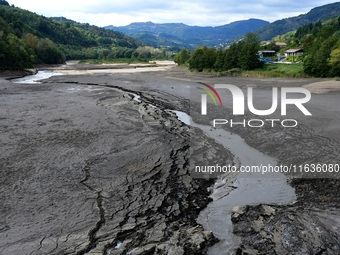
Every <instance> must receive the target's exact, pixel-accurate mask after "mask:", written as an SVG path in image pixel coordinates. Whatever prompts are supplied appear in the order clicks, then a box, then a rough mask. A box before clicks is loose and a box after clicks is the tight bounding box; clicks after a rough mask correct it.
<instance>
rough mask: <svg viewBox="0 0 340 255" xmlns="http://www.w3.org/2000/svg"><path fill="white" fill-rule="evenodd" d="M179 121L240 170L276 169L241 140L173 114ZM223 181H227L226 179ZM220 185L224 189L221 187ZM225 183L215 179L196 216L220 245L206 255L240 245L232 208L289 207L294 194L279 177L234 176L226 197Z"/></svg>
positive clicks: (272, 159)
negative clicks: (222, 151) (220, 147)
mask: <svg viewBox="0 0 340 255" xmlns="http://www.w3.org/2000/svg"><path fill="white" fill-rule="evenodd" d="M173 112H174V113H176V115H177V117H178V119H179V120H181V121H182V122H184V123H186V124H188V125H191V126H193V127H197V128H200V129H201V130H203V131H204V132H205V133H206V134H208V135H209V136H210V137H211V138H213V139H215V140H216V141H217V142H218V143H220V144H222V145H223V146H224V147H225V148H226V149H228V150H229V151H231V152H232V153H233V154H234V155H235V157H236V159H237V161H238V162H239V163H240V165H242V166H260V165H261V164H267V165H268V164H270V165H272V166H275V165H276V162H275V159H274V158H272V157H269V156H267V155H265V154H263V153H261V152H259V151H257V150H256V149H254V148H252V147H250V146H249V145H248V144H246V143H245V142H244V140H243V139H242V138H241V137H240V136H238V135H236V134H231V133H230V132H228V131H226V130H224V129H214V128H212V127H211V126H206V125H199V124H196V123H195V122H193V121H192V120H191V118H190V116H189V115H187V114H186V113H184V112H178V111H173ZM224 178H228V177H227V176H226V177H224ZM223 184H224V185H223ZM227 185H228V183H227V181H226V179H219V180H217V181H216V183H215V187H214V190H213V193H212V195H211V197H212V198H213V202H211V203H210V204H209V205H208V206H207V208H205V209H204V210H203V211H202V212H201V213H200V215H199V217H198V219H197V222H198V223H200V224H201V225H203V227H204V229H206V230H210V231H212V232H213V233H214V236H215V237H217V238H218V239H220V242H219V243H217V244H216V245H214V246H213V247H211V248H210V249H209V251H208V254H209V255H220V254H234V253H233V251H234V250H235V249H237V247H238V246H239V244H240V238H239V237H237V236H235V235H234V234H233V232H232V231H233V226H232V222H231V213H232V208H233V207H235V206H245V205H258V204H281V205H286V204H291V203H293V202H294V201H295V199H296V196H295V190H294V189H293V188H292V187H291V186H290V185H288V183H287V178H286V177H285V175H283V174H280V173H273V174H270V173H266V174H264V175H262V174H260V173H240V174H238V176H237V179H236V181H235V182H234V184H233V187H236V189H234V190H232V191H231V192H230V193H229V194H228V195H226V194H227V193H228V192H229V190H230V187H227Z"/></svg>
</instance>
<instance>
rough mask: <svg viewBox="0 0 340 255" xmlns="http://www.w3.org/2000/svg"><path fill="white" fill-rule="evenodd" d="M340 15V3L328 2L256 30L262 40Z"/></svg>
mask: <svg viewBox="0 0 340 255" xmlns="http://www.w3.org/2000/svg"><path fill="white" fill-rule="evenodd" d="M339 15H340V3H339V2H336V3H332V4H326V5H323V6H320V7H316V8H313V9H312V10H311V11H310V12H308V13H307V14H303V15H299V16H296V17H292V18H287V19H281V20H277V21H275V22H273V23H270V24H269V25H267V26H265V27H262V28H260V29H258V30H257V31H256V33H257V34H259V36H260V39H261V40H271V39H272V38H273V37H275V36H278V35H283V34H285V33H287V32H289V31H292V30H296V29H298V28H299V27H301V26H304V25H307V24H308V23H315V22H317V21H320V20H321V22H322V21H325V20H328V19H330V18H334V17H338V16H339Z"/></svg>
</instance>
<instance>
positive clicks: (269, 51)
mask: <svg viewBox="0 0 340 255" xmlns="http://www.w3.org/2000/svg"><path fill="white" fill-rule="evenodd" d="M259 52H265V53H275V52H276V51H275V50H259Z"/></svg>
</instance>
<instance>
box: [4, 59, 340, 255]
mask: <svg viewBox="0 0 340 255" xmlns="http://www.w3.org/2000/svg"><path fill="white" fill-rule="evenodd" d="M70 68H77V66H72V67H70ZM79 68H80V69H81V68H84V67H79ZM87 68H89V69H91V68H95V66H93V67H92V66H91V67H87ZM105 68H107V67H105ZM0 79H1V78H0ZM197 81H203V82H207V83H209V84H216V83H230V84H234V85H238V86H240V87H241V88H246V87H248V86H252V87H257V88H259V89H261V94H259V95H257V96H258V97H259V98H262V99H263V98H266V96H267V95H268V93H270V92H268V88H269V87H270V86H272V85H273V83H274V82H275V85H276V86H278V87H280V86H303V85H307V84H310V83H313V82H317V81H319V80H317V79H296V80H294V79H291V80H280V79H250V78H228V77H213V76H207V75H201V74H193V73H187V72H186V71H184V70H183V69H181V68H173V69H169V70H166V71H162V72H152V73H147V72H146V73H124V72H122V73H97V74H87V75H64V76H55V77H52V78H50V79H49V80H47V81H46V83H43V84H34V85H26V84H13V83H11V82H9V81H6V80H3V79H1V80H0V123H1V125H0V131H1V136H0V141H1V154H0V171H1V179H0V183H1V184H0V194H1V202H0V203H1V204H0V254H205V253H206V251H207V248H208V246H211V245H212V244H214V243H215V242H217V240H216V239H215V238H214V237H213V235H212V233H211V232H208V231H205V230H204V229H203V228H202V227H201V226H199V225H198V224H197V223H196V221H195V219H196V218H197V216H198V214H199V213H200V211H201V210H203V208H205V207H206V206H207V204H208V203H209V201H210V199H209V192H208V189H207V188H208V187H210V186H211V185H212V184H213V181H214V180H206V179H194V178H192V177H191V175H190V173H189V160H193V161H195V162H197V164H204V162H205V161H207V160H210V161H214V162H220V163H221V164H228V163H230V164H233V156H232V155H231V154H230V152H229V151H227V150H225V149H224V148H223V147H222V146H221V145H219V144H218V143H216V142H215V141H214V140H211V139H209V138H208V137H207V136H206V135H204V134H203V132H202V131H200V130H198V129H195V128H191V127H188V126H186V125H184V124H183V123H181V122H180V121H179V120H178V119H177V118H176V117H175V116H174V114H172V113H169V112H166V111H165V109H176V110H181V111H185V112H187V113H189V110H188V107H189V100H188V99H189V89H188V88H189V87H190V86H196V85H195V84H196V82H197ZM129 92H133V93H135V94H137V95H140V96H141V99H142V102H136V101H135V100H133V98H132V96H131V95H130V94H129ZM339 95H340V94H339V93H337V92H335V93H332V94H324V95H313V96H312V98H313V99H312V102H311V104H310V105H309V109H311V111H313V116H315V118H311V119H303V118H301V116H298V115H296V116H291V117H294V118H298V119H299V121H300V119H301V125H299V128H297V129H291V130H289V131H286V130H282V129H280V128H275V129H263V130H261V131H258V130H257V131H256V130H251V132H250V130H249V129H247V130H242V129H233V130H232V132H234V133H238V134H239V135H241V136H242V137H243V138H244V139H245V141H246V142H247V143H248V144H250V145H251V146H253V147H254V148H257V149H258V150H260V151H262V152H264V153H267V154H269V155H271V156H274V157H276V158H277V160H278V162H279V163H282V164H289V163H294V164H301V163H312V162H314V161H322V162H323V163H330V162H337V163H340V162H339V149H338V148H339V147H340V146H339V142H340V137H339V125H340V123H339V119H338V118H337V117H338V116H340V113H339V110H338V109H339V108H338V104H337V103H336V102H338V101H337V98H338V96H339ZM265 103H266V100H263V102H262V103H261V104H265ZM149 104H152V105H153V106H156V107H157V108H154V107H153V106H150V105H149ZM323 105H326V108H327V109H324V108H322V107H321V106H323ZM265 106H266V105H265ZM191 107H195V103H194V104H192V105H191ZM228 108H230V104H229V103H228V102H227V104H226V109H224V110H223V114H226V112H227V114H229V113H230V110H229V109H228ZM225 111H226V112H225ZM217 113H218V112H217ZM217 113H216V114H217ZM227 116H228V115H227ZM193 117H196V118H197V116H193ZM195 121H197V123H200V121H199V118H197V119H196V120H195ZM201 123H202V124H204V122H201ZM193 136H194V137H195V139H194V140H192V139H190V137H193ZM314 163H315V162H314ZM234 179H235V178H234V177H233V176H231V177H230V178H229V183H228V185H229V186H232V181H233V180H234ZM290 184H291V185H292V186H293V187H294V188H295V190H296V195H297V201H296V203H295V204H293V205H289V206H279V205H258V206H246V207H240V208H236V209H235V211H234V214H233V218H232V221H233V224H234V233H235V234H236V235H238V236H240V237H241V239H242V244H241V245H240V247H239V249H238V251H237V252H236V253H237V254H339V250H340V248H339V245H338V243H339V233H340V208H339V202H340V198H339V197H340V196H339V192H338V190H339V188H340V185H339V180H338V179H336V178H332V179H312V178H308V179H301V178H297V177H296V176H294V178H292V180H291V182H290ZM226 220H231V219H226Z"/></svg>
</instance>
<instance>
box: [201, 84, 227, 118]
mask: <svg viewBox="0 0 340 255" xmlns="http://www.w3.org/2000/svg"><path fill="white" fill-rule="evenodd" d="M198 83H199V84H201V85H203V86H205V87H206V88H201V87H197V88H198V89H200V90H203V91H204V92H205V93H206V94H202V96H201V102H202V109H201V111H202V112H201V113H202V115H206V114H207V95H209V96H210V98H211V100H212V101H213V102H214V104H215V105H217V101H216V98H215V96H216V97H217V99H218V101H219V103H220V105H221V106H222V99H221V97H220V95H219V94H218V92H217V91H216V89H215V88H214V87H212V86H211V85H209V84H206V83H203V82H198ZM211 92H213V93H211ZM214 94H215V96H214Z"/></svg>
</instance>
